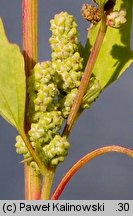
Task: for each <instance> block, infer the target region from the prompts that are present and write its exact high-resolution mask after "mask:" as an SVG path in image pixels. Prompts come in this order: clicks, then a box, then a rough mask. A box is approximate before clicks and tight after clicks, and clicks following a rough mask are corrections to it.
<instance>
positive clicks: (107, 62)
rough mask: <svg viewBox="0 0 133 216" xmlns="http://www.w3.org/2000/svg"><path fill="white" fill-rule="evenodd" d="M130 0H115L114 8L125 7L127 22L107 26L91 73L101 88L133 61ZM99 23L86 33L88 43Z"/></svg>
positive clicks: (92, 41) (90, 43)
mask: <svg viewBox="0 0 133 216" xmlns="http://www.w3.org/2000/svg"><path fill="white" fill-rule="evenodd" d="M132 6H133V1H132V0H116V5H115V7H114V10H120V9H123V8H124V9H126V11H127V16H126V18H127V22H126V23H125V24H124V25H123V26H122V27H121V28H119V29H116V28H111V27H108V29H107V33H106V36H105V39H104V41H103V45H102V48H101V50H100V53H99V56H98V59H97V62H96V64H95V66H94V69H93V74H95V76H96V78H97V79H98V80H99V82H100V85H101V87H102V89H103V88H104V87H105V86H107V85H109V84H110V83H112V82H113V81H115V80H116V79H117V78H118V77H119V76H120V75H121V74H122V73H123V72H124V71H125V70H126V69H127V68H128V67H129V66H130V64H131V63H132V62H133V51H131V49H130V35H131V26H132V25H131V24H132ZM99 25H100V23H99V24H97V25H96V26H94V27H92V28H91V29H90V31H89V33H88V44H89V46H90V47H92V46H93V44H94V41H95V38H96V35H97V33H98V29H99Z"/></svg>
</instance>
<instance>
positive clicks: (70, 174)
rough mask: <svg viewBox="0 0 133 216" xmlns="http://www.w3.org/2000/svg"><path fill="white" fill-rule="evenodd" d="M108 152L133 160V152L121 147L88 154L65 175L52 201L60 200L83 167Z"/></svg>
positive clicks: (98, 150) (112, 147)
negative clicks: (120, 154) (69, 183)
mask: <svg viewBox="0 0 133 216" xmlns="http://www.w3.org/2000/svg"><path fill="white" fill-rule="evenodd" d="M108 152H118V153H122V154H125V155H128V156H129V157H132V158H133V150H131V149H128V148H124V147H121V146H115V145H113V146H106V147H102V148H99V149H96V150H94V151H92V152H89V153H88V154H86V155H85V156H84V157H82V158H81V159H79V160H78V161H77V162H76V163H75V164H74V165H73V166H72V167H71V168H70V169H69V170H68V172H67V173H66V174H65V175H64V177H63V178H62V180H61V181H60V183H59V184H58V186H57V188H56V189H55V191H54V192H53V194H52V196H51V200H57V199H58V198H59V196H60V195H61V193H62V192H63V190H64V188H65V186H66V185H67V183H68V182H69V180H70V179H71V178H72V177H73V176H74V174H75V173H76V172H77V171H78V170H79V169H80V168H81V167H82V166H84V165H85V164H86V163H88V162H89V161H90V160H92V159H93V158H95V157H97V156H100V155H103V154H105V153H108Z"/></svg>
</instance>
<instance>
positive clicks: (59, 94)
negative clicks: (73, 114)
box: [15, 12, 101, 173]
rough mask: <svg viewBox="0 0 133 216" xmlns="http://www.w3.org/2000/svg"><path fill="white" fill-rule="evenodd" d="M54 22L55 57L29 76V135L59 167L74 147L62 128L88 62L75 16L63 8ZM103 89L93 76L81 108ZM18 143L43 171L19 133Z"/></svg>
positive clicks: (48, 160)
mask: <svg viewBox="0 0 133 216" xmlns="http://www.w3.org/2000/svg"><path fill="white" fill-rule="evenodd" d="M50 23H51V28H50V30H51V32H52V35H51V37H50V39H49V43H50V46H51V50H52V53H51V61H45V62H41V63H37V64H36V65H35V67H34V69H33V70H32V72H31V75H30V76H29V79H28V94H29V120H30V123H31V127H30V130H29V132H28V136H29V140H30V142H31V145H32V147H33V148H34V150H35V151H36V153H37V154H38V156H39V157H40V159H41V161H42V162H43V163H44V164H45V165H46V166H52V167H53V166H54V167H56V166H57V165H58V164H59V163H60V162H63V161H64V158H65V156H66V155H67V153H68V149H69V147H70V144H69V142H68V141H67V138H66V137H65V136H61V135H60V130H61V127H62V124H63V122H64V121H65V119H67V117H68V115H69V113H70V110H71V106H72V104H73V101H74V98H75V96H76V94H77V91H78V87H79V85H80V80H81V77H82V74H83V70H84V66H83V63H84V62H83V58H82V57H81V55H80V51H79V50H80V43H79V42H78V32H77V24H76V22H75V20H74V18H73V16H71V15H69V14H68V13H67V12H61V13H60V14H57V15H55V17H54V19H52V20H51V21H50ZM100 91H101V89H100V85H99V82H98V81H97V80H96V79H95V78H94V77H92V78H91V82H90V84H89V86H88V90H87V92H86V95H85V96H84V98H83V102H82V105H81V111H82V110H83V109H85V108H90V105H91V103H92V102H93V101H94V100H95V99H96V98H97V97H98V95H99V93H100ZM15 146H16V151H17V153H19V154H23V156H24V160H25V161H27V163H28V164H29V165H30V166H31V167H33V168H34V169H35V170H36V172H37V173H39V168H38V166H37V164H36V162H35V161H33V159H32V157H31V155H30V153H29V151H28V149H27V147H26V146H25V143H24V142H23V140H22V138H21V136H19V135H18V136H17V137H16V145H15Z"/></svg>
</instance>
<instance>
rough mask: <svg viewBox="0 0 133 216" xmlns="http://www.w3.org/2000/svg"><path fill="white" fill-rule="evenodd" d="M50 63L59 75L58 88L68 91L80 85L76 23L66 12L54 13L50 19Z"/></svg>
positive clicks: (80, 61) (81, 66)
mask: <svg viewBox="0 0 133 216" xmlns="http://www.w3.org/2000/svg"><path fill="white" fill-rule="evenodd" d="M50 30H51V31H52V36H51V38H50V39H49V42H50V46H51V50H52V55H51V57H52V65H53V68H54V69H55V71H56V72H57V73H58V75H59V79H60V81H59V83H58V89H60V91H63V92H67V93H69V92H70V91H71V90H72V89H73V88H77V87H78V86H79V85H80V79H81V76H82V73H83V59H82V58H81V56H80V54H79V42H78V32H77V24H76V22H75V20H74V18H73V16H71V15H69V14H68V13H67V12H61V13H60V14H57V15H55V17H54V19H53V20H51V28H50Z"/></svg>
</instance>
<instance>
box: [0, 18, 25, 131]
mask: <svg viewBox="0 0 133 216" xmlns="http://www.w3.org/2000/svg"><path fill="white" fill-rule="evenodd" d="M25 91H26V81H25V72H24V60H23V56H22V54H21V53H20V50H19V48H18V46H17V45H14V44H10V43H9V42H8V40H7V38H6V35H5V31H4V27H3V24H2V21H1V19H0V114H1V115H2V117H3V118H4V119H5V120H7V121H8V122H9V123H10V124H12V125H13V126H14V127H16V128H17V129H18V130H19V129H22V128H23V124H24V112H25V95H26V93H25Z"/></svg>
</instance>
